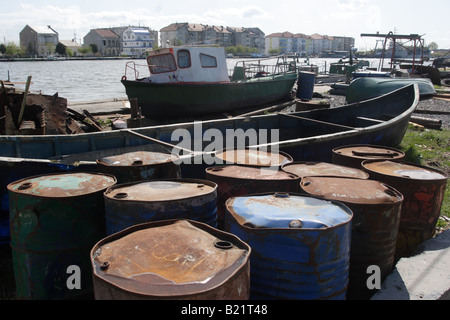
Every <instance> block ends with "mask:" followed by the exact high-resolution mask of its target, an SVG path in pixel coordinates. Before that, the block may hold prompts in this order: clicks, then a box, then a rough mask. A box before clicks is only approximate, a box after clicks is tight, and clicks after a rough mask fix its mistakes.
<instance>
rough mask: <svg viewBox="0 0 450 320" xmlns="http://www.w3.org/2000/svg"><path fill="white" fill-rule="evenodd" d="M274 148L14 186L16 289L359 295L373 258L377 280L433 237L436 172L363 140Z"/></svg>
mask: <svg viewBox="0 0 450 320" xmlns="http://www.w3.org/2000/svg"><path fill="white" fill-rule="evenodd" d="M245 152H246V154H247V156H251V157H253V156H254V155H252V154H250V153H249V151H248V150H246V151H245ZM346 152H349V155H348V156H346V154H345V153H346ZM259 156H262V153H261V152H258V151H257V155H256V157H259ZM264 156H267V154H264ZM277 157H279V160H280V162H279V163H280V167H277V169H276V170H273V168H272V169H271V168H268V167H264V166H254V165H245V162H239V163H237V164H227V165H220V166H219V165H217V166H212V167H210V168H207V169H206V172H205V178H204V179H183V178H181V173H180V170H179V167H178V166H177V165H175V164H174V163H173V162H172V161H170V160H169V158H168V155H162V154H155V153H129V154H123V155H119V156H115V157H108V158H104V159H100V160H98V161H97V162H98V164H99V170H100V171H102V173H66V174H53V175H43V176H36V177H30V178H26V179H22V180H19V181H16V182H14V183H11V184H10V185H8V190H9V196H10V226H11V230H10V231H11V232H10V233H11V247H12V253H13V264H14V274H15V279H16V291H17V297H18V298H19V299H70V298H80V297H81V298H82V297H86V296H87V297H89V296H90V295H91V294H93V295H94V297H95V299H230V300H236V299H309V300H310V299H345V298H349V299H367V298H369V297H370V295H371V293H372V292H373V290H370V288H369V287H368V285H367V279H368V273H367V270H368V268H369V267H370V266H376V267H377V268H378V269H379V270H380V273H381V275H380V276H381V278H382V279H384V277H385V276H386V275H387V274H388V273H389V272H391V270H392V267H393V264H394V261H395V259H396V258H399V257H401V256H404V255H407V254H410V251H411V250H412V249H413V248H414V247H415V246H417V245H418V243H420V242H421V241H423V240H425V239H428V238H430V237H431V236H432V234H433V230H434V226H435V224H436V221H437V217H438V216H439V212H440V206H441V204H442V199H443V194H444V189H445V185H446V180H447V176H446V175H445V174H444V173H442V172H440V171H438V170H435V169H432V168H429V167H424V166H420V165H416V164H411V163H407V162H403V160H402V158H403V157H404V154H403V153H401V152H400V151H398V150H395V149H389V148H384V147H383V148H381V147H377V146H368V145H358V146H345V147H341V148H337V149H335V150H333V161H332V163H324V162H293V161H292V158H291V157H290V156H289V155H287V154H283V153H279V154H277ZM355 158H356V159H357V160H356V161H355ZM374 159H376V160H374ZM352 161H355V162H354V163H351V162H352ZM278 169H281V170H278Z"/></svg>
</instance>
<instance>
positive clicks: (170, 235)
mask: <svg viewBox="0 0 450 320" xmlns="http://www.w3.org/2000/svg"><path fill="white" fill-rule="evenodd" d="M91 257H92V267H93V273H94V288H95V296H96V298H97V299H111V298H117V297H121V298H124V299H129V298H142V299H158V298H163V299H193V298H194V299H248V297H249V282H250V281H249V280H250V279H249V270H248V264H249V257H250V247H249V246H248V245H247V244H245V243H244V242H242V241H241V240H239V239H238V238H237V237H236V236H234V235H231V234H228V233H225V232H222V231H219V230H217V229H213V228H211V227H209V226H207V225H205V224H202V223H198V222H194V221H188V220H167V221H162V222H152V223H146V224H142V225H139V226H135V227H131V228H129V229H126V230H124V231H122V232H120V233H117V234H115V235H114V236H110V237H107V238H105V239H103V240H102V241H100V242H99V243H98V244H97V245H95V246H94V248H93V249H92V251H91ZM227 288H228V289H230V290H227ZM112 292H116V294H115V295H114V296H113V295H112Z"/></svg>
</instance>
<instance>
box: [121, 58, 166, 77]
mask: <svg viewBox="0 0 450 320" xmlns="http://www.w3.org/2000/svg"><path fill="white" fill-rule="evenodd" d="M140 71H141V72H142V73H143V74H144V73H145V74H146V75H145V76H144V77H149V76H150V71H151V73H154V74H157V73H163V72H170V71H173V70H172V69H171V68H170V67H168V66H160V65H152V64H136V63H135V62H134V61H128V62H127V63H126V64H125V74H124V76H123V77H122V79H125V80H126V79H128V78H129V77H128V74H131V75H132V76H134V80H137V79H140V78H142V77H141V76H140V74H141V72H140ZM130 79H132V78H130Z"/></svg>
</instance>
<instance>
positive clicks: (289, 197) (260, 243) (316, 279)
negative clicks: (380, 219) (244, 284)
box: [225, 193, 353, 300]
mask: <svg viewBox="0 0 450 320" xmlns="http://www.w3.org/2000/svg"><path fill="white" fill-rule="evenodd" d="M352 217H353V214H352V211H351V210H350V209H349V208H348V207H346V206H345V205H343V204H341V203H339V202H334V201H326V200H323V199H319V198H316V197H312V196H306V195H300V194H287V193H267V194H257V195H246V196H241V197H232V198H230V199H228V200H227V202H226V213H225V231H227V232H230V233H233V234H235V235H236V236H238V237H239V238H240V239H241V240H243V241H245V242H246V243H248V244H249V245H250V247H251V248H252V256H251V259H250V265H251V268H250V297H251V299H305V300H313V299H314V300H315V299H336V300H343V299H345V297H346V290H347V286H348V276H349V260H350V257H349V256H350V238H351V220H352Z"/></svg>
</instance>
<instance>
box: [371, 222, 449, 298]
mask: <svg viewBox="0 0 450 320" xmlns="http://www.w3.org/2000/svg"><path fill="white" fill-rule="evenodd" d="M418 251H419V253H417V254H416V255H414V256H412V257H408V258H402V259H400V260H399V261H398V262H397V264H396V265H395V268H394V270H393V271H392V273H391V274H389V275H388V276H387V277H386V279H385V280H384V282H383V284H382V286H381V289H380V290H379V291H378V292H377V293H375V294H374V295H373V296H372V299H371V300H450V271H449V270H450V230H446V231H444V232H442V233H441V234H439V235H438V236H436V237H435V238H433V239H430V240H427V241H425V242H423V243H422V244H421V245H420V246H419V248H418Z"/></svg>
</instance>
